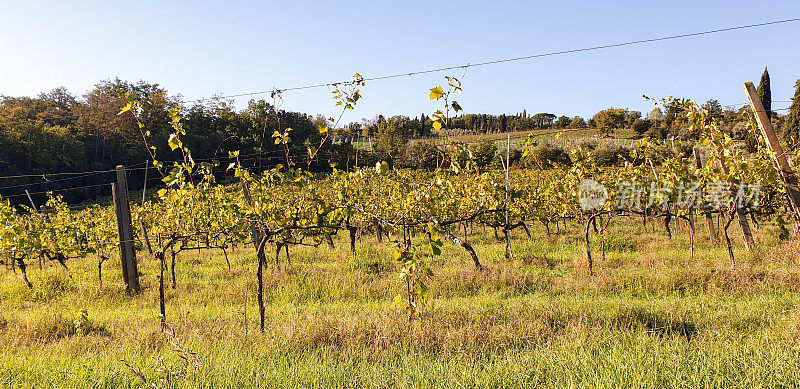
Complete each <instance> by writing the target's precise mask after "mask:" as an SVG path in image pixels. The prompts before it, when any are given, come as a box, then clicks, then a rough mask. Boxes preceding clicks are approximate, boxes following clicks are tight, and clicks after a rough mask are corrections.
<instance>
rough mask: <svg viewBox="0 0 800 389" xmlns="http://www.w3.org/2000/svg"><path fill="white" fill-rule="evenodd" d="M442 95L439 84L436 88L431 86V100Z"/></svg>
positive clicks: (437, 98)
mask: <svg viewBox="0 0 800 389" xmlns="http://www.w3.org/2000/svg"><path fill="white" fill-rule="evenodd" d="M443 96H444V92H443V91H442V87H441V86H437V87H436V88H431V100H439V99H441V98H442V97H443Z"/></svg>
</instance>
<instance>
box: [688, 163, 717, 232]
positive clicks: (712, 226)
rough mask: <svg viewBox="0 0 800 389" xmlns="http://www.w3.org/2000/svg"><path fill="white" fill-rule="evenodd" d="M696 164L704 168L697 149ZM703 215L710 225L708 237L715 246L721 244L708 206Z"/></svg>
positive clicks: (699, 167)
mask: <svg viewBox="0 0 800 389" xmlns="http://www.w3.org/2000/svg"><path fill="white" fill-rule="evenodd" d="M693 153H694V162H695V164H697V168H698V169H702V168H703V162H702V161H700V150H698V149H697V148H696V147H695V148H694V150H693ZM703 213H704V214H705V215H706V223H707V224H708V236H709V238H710V239H711V242H713V243H714V244H715V245H718V244H719V235H717V226H716V225H715V224H714V218H713V217H711V210H710V209H709V208H708V206H707V205H705V204H703Z"/></svg>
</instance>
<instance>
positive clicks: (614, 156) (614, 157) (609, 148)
mask: <svg viewBox="0 0 800 389" xmlns="http://www.w3.org/2000/svg"><path fill="white" fill-rule="evenodd" d="M591 154H592V156H593V157H594V159H595V161H597V164H598V165H599V166H616V165H619V164H620V163H622V162H624V161H625V160H628V159H630V150H628V149H626V148H624V147H622V146H617V145H601V146H598V147H597V148H596V149H594V150H593V151H592V153H591Z"/></svg>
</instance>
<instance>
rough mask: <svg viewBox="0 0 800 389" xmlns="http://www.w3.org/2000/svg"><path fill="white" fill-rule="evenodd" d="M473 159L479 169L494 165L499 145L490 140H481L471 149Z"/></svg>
mask: <svg viewBox="0 0 800 389" xmlns="http://www.w3.org/2000/svg"><path fill="white" fill-rule="evenodd" d="M470 151H472V159H473V160H474V161H475V164H476V165H478V166H479V167H486V166H489V165H491V164H492V161H494V159H495V156H496V155H497V145H496V144H494V142H492V141H490V140H486V139H484V140H481V141H480V142H478V143H475V144H473V145H472V146H471V147H470Z"/></svg>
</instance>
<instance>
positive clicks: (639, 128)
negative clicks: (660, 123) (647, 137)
mask: <svg viewBox="0 0 800 389" xmlns="http://www.w3.org/2000/svg"><path fill="white" fill-rule="evenodd" d="M652 126H653V123H652V122H650V120H649V119H636V120H634V121H633V124H632V125H631V129H632V130H633V131H634V132H636V134H637V135H638V136H643V135H644V134H645V133H646V132H647V131H648V130H649V129H650V127H652Z"/></svg>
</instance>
